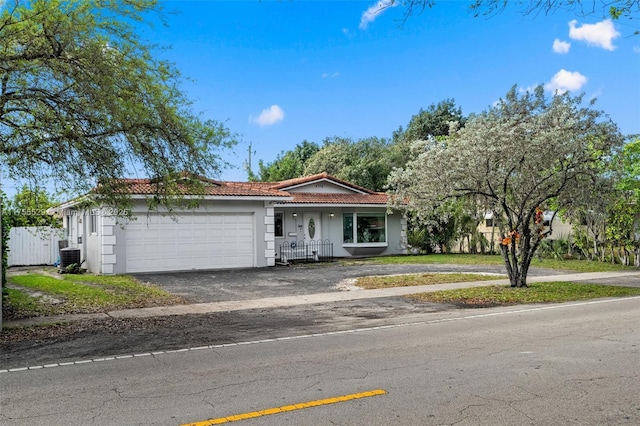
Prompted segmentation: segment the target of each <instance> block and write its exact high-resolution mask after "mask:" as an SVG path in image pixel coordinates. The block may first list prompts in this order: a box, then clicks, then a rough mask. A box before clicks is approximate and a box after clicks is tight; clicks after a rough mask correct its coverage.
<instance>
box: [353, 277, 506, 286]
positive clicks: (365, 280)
mask: <svg viewBox="0 0 640 426" xmlns="http://www.w3.org/2000/svg"><path fill="white" fill-rule="evenodd" d="M502 278H506V275H505V276H497V275H483V274H465V273H451V274H407V275H391V276H386V277H362V278H358V280H357V281H356V285H357V286H358V287H361V288H364V289H368V290H369V289H376V288H389V287H409V286H416V285H431V284H448V283H461V282H467V281H489V280H499V279H502Z"/></svg>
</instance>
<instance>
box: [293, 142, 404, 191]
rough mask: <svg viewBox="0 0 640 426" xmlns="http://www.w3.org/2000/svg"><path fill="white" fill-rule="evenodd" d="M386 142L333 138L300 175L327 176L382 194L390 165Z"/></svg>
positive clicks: (314, 156)
mask: <svg viewBox="0 0 640 426" xmlns="http://www.w3.org/2000/svg"><path fill="white" fill-rule="evenodd" d="M389 154H390V146H389V144H388V142H387V140H386V139H381V138H375V137H370V138H364V139H359V140H357V141H353V140H351V139H350V138H342V137H333V138H327V139H325V140H324V144H323V146H322V148H321V149H320V150H319V151H318V152H317V153H316V154H315V155H313V157H311V158H310V159H309V160H308V161H307V164H306V165H305V169H304V174H305V175H310V174H314V173H322V172H327V173H329V174H330V175H333V176H335V177H337V178H339V179H344V180H346V181H349V182H352V183H355V184H356V185H360V186H363V187H365V188H368V189H372V190H374V191H382V190H383V189H384V186H385V184H386V182H387V176H388V175H389V173H390V172H391V169H392V167H393V166H394V164H393V163H392V162H390V157H389Z"/></svg>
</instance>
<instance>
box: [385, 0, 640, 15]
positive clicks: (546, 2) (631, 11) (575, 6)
mask: <svg viewBox="0 0 640 426" xmlns="http://www.w3.org/2000/svg"><path fill="white" fill-rule="evenodd" d="M394 3H400V4H401V5H402V6H404V7H405V8H406V11H405V17H406V18H408V17H409V16H411V15H413V14H415V13H420V12H422V11H424V10H425V9H429V8H432V7H434V6H435V5H436V3H437V2H436V0H391V1H389V2H387V3H384V4H382V3H381V4H382V6H381V7H389V6H390V5H393V4H394ZM510 7H513V8H516V10H517V11H518V12H520V13H522V14H523V15H534V16H536V15H538V14H540V13H543V14H545V15H548V14H551V13H553V12H555V11H557V10H566V11H569V12H572V13H574V14H575V15H576V16H589V15H598V16H599V17H602V18H604V17H609V18H613V19H619V18H621V17H625V18H634V17H636V18H637V17H638V16H640V0H525V1H511V2H509V1H508V0H474V1H473V2H470V4H469V9H470V10H471V12H472V13H473V15H474V16H476V17H478V16H492V15H495V14H498V13H501V12H502V11H503V10H505V9H507V8H510Z"/></svg>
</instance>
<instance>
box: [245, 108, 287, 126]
mask: <svg viewBox="0 0 640 426" xmlns="http://www.w3.org/2000/svg"><path fill="white" fill-rule="evenodd" d="M282 120H284V110H283V109H282V108H280V107H279V106H278V105H271V106H270V107H269V108H266V109H263V110H262V112H261V113H260V115H259V116H257V117H256V118H254V117H253V116H249V121H250V122H253V123H257V124H259V125H260V126H271V125H272V124H276V123H277V122H279V121H282Z"/></svg>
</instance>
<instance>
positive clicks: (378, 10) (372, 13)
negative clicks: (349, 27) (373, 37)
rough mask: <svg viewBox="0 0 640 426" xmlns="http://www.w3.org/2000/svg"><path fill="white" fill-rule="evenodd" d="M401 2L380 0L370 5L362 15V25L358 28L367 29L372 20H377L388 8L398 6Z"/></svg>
mask: <svg viewBox="0 0 640 426" xmlns="http://www.w3.org/2000/svg"><path fill="white" fill-rule="evenodd" d="M399 4H400V2H399V1H398V0H378V1H377V2H376V3H375V4H374V5H371V6H369V8H368V9H367V10H365V11H364V12H363V13H362V17H360V25H359V26H358V28H360V29H361V30H366V29H367V26H368V25H369V23H370V22H373V21H375V20H376V18H377V17H378V16H380V15H381V14H382V12H384V11H385V10H386V9H388V8H390V7H396V6H398V5H399Z"/></svg>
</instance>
